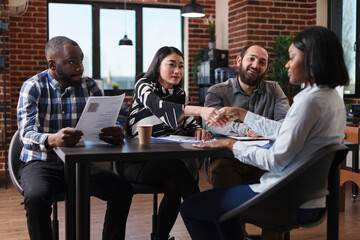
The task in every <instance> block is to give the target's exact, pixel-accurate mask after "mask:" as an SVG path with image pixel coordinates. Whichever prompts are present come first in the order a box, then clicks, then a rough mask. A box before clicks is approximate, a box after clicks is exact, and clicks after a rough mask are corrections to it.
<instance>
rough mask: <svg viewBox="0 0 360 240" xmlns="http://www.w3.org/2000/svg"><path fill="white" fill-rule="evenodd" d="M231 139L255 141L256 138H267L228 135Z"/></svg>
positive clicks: (262, 138) (261, 138)
mask: <svg viewBox="0 0 360 240" xmlns="http://www.w3.org/2000/svg"><path fill="white" fill-rule="evenodd" d="M229 137H231V138H233V139H236V140H239V141H256V140H267V139H266V138H264V137H235V136H229Z"/></svg>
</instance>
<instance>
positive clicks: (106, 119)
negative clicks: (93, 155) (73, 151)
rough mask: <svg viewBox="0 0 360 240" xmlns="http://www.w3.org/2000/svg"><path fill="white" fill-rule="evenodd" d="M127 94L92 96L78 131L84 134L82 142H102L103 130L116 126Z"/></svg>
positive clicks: (78, 125)
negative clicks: (100, 134) (100, 135)
mask: <svg viewBox="0 0 360 240" xmlns="http://www.w3.org/2000/svg"><path fill="white" fill-rule="evenodd" d="M124 98H125V93H124V94H122V95H119V96H98V97H95V96H91V97H89V99H88V101H87V102H86V105H85V108H84V110H83V112H82V114H81V116H80V119H79V122H78V123H77V125H76V129H77V130H80V131H82V132H83V133H84V135H83V136H82V137H81V140H82V141H92V142H102V141H101V140H99V133H100V132H101V129H102V128H105V127H111V126H115V125H116V121H117V119H118V117H119V112H120V109H121V106H122V104H123V101H124Z"/></svg>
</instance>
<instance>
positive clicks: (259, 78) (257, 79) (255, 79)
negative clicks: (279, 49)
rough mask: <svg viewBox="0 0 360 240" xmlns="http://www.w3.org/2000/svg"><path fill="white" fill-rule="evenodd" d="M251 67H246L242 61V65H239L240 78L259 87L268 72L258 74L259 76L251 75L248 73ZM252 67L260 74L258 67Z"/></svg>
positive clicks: (247, 83)
mask: <svg viewBox="0 0 360 240" xmlns="http://www.w3.org/2000/svg"><path fill="white" fill-rule="evenodd" d="M250 68H251V67H248V68H247V69H245V68H244V67H243V64H242V62H241V63H240V67H239V77H240V80H241V82H243V83H245V84H246V85H249V86H251V87H257V86H259V84H260V82H261V81H262V80H263V79H264V77H265V74H266V73H264V74H261V75H258V76H254V75H250V74H248V73H247V70H248V69H250ZM251 69H253V70H254V71H256V72H257V73H258V74H260V73H259V70H258V69H255V68H251Z"/></svg>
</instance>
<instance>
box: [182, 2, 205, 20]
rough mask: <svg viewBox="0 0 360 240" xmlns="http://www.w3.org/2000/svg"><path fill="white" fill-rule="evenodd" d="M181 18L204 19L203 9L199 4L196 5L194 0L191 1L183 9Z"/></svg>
mask: <svg viewBox="0 0 360 240" xmlns="http://www.w3.org/2000/svg"><path fill="white" fill-rule="evenodd" d="M181 16H183V17H193V18H196V17H204V16H205V13H204V8H203V7H202V6H201V5H200V4H197V3H196V1H195V0H191V1H190V3H188V4H186V5H185V6H184V7H183V9H182V14H181Z"/></svg>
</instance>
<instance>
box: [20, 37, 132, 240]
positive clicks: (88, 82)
mask: <svg viewBox="0 0 360 240" xmlns="http://www.w3.org/2000/svg"><path fill="white" fill-rule="evenodd" d="M45 55H46V59H47V62H48V66H49V69H47V70H45V71H43V72H41V73H39V74H37V75H35V76H33V77H32V78H30V79H28V80H27V81H25V82H24V84H23V86H22V88H21V91H20V97H19V102H18V107H17V119H18V128H19V131H20V140H21V142H22V144H23V150H22V152H21V157H20V158H21V160H22V161H23V162H24V165H23V167H22V168H21V169H20V172H19V174H20V183H21V186H22V188H23V190H24V203H25V210H26V217H27V224H28V231H29V235H30V239H36V240H39V239H44V240H49V239H52V231H51V220H50V215H51V204H52V201H51V199H52V197H53V196H55V195H57V194H60V193H63V192H64V191H65V189H66V186H65V180H64V164H63V162H62V161H61V160H59V159H58V158H57V156H56V154H55V153H54V151H53V150H52V149H53V148H54V147H57V146H74V145H76V144H77V143H78V142H79V140H80V139H81V136H82V132H81V131H79V130H76V129H75V126H76V123H77V121H78V120H79V118H80V115H81V113H82V111H83V108H84V106H85V103H86V100H87V99H88V97H89V96H100V95H101V91H100V89H99V88H98V87H97V85H96V84H95V82H94V80H93V79H91V78H83V77H82V74H83V70H84V69H83V64H82V61H83V57H84V55H83V53H82V50H81V49H80V47H79V45H78V44H77V43H76V42H74V41H73V40H71V39H69V38H66V37H62V36H59V37H54V38H52V39H50V40H49V42H48V43H47V45H46V48H45ZM99 138H100V139H101V140H103V141H105V142H107V143H111V144H121V143H122V142H123V138H124V134H123V132H122V129H121V128H120V127H119V126H112V127H107V128H104V129H102V132H101V133H100V134H99ZM90 194H91V195H93V196H96V197H98V198H100V199H102V200H104V201H107V210H106V215H105V222H104V229H103V239H106V240H108V239H125V228H126V219H127V216H128V213H129V208H130V204H131V199H132V195H133V194H132V188H131V185H130V184H129V183H127V182H125V181H124V180H122V179H121V178H120V177H119V176H118V175H116V174H114V173H112V172H110V171H107V170H105V169H102V168H100V167H97V166H95V165H91V167H90Z"/></svg>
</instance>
